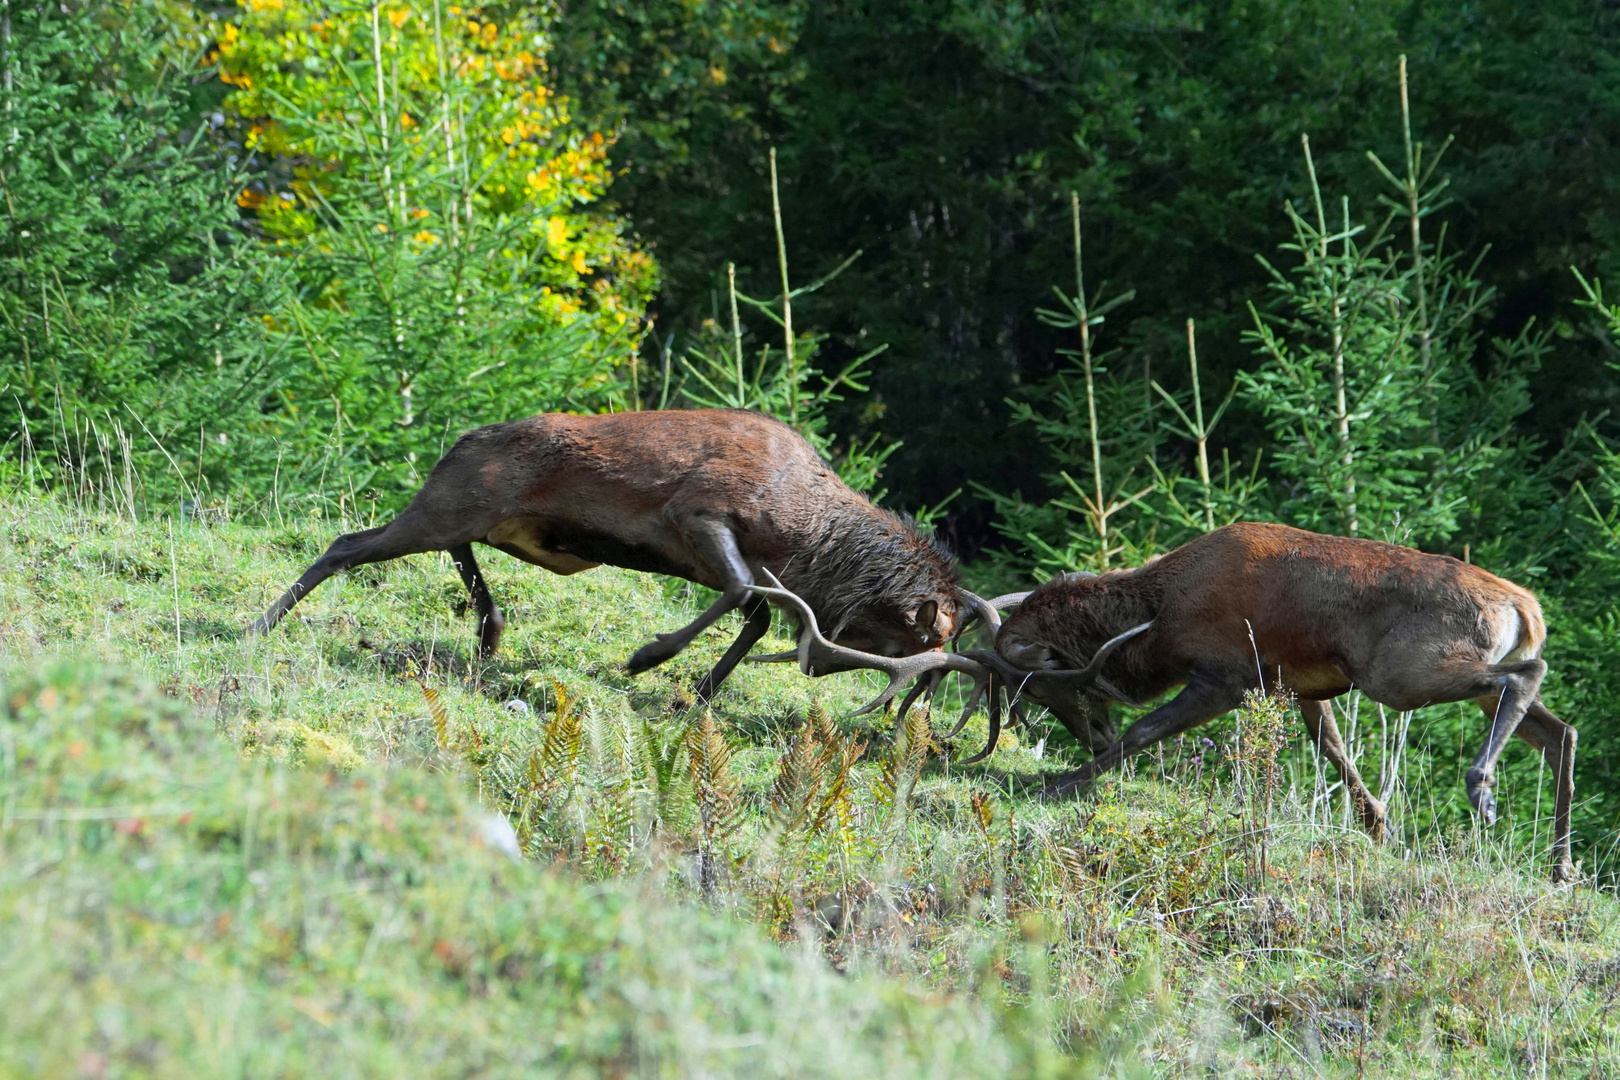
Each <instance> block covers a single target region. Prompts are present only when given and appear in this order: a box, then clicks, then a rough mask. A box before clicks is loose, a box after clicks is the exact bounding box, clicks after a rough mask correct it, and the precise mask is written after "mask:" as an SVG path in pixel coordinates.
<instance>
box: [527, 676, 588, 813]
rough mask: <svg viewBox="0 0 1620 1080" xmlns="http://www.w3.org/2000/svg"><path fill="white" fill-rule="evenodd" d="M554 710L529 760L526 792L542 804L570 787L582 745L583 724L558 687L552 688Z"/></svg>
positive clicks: (574, 706) (555, 684)
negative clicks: (527, 789)
mask: <svg viewBox="0 0 1620 1080" xmlns="http://www.w3.org/2000/svg"><path fill="white" fill-rule="evenodd" d="M552 692H553V694H554V695H555V696H556V700H557V704H556V708H554V709H553V710H552V713H551V720H550V721H549V722H548V723H547V724H546V728H545V734H544V735H543V736H542V737H541V739H540V746H539V749H537V750H535V752H534V753H533V754H531V755H530V756H529V768H528V773H529V792H530V794H531V795H532V796H533V797H534V798H535V799H537V800H541V801H546V800H549V799H550V798H551V796H552V795H553V794H554V793H556V792H557V791H559V790H561V789H564V788H567V787H568V786H569V785H570V784H572V782H573V779H574V774H575V772H576V771H578V768H579V758H580V754H581V752H582V751H583V749H584V745H585V723H584V719H583V716H582V714H581V711H580V709H579V707H578V706H577V705H575V704H574V703H573V702H571V701H570V700H569V699H568V691H566V690H565V689H563V685H562V684H561V683H554V684H552Z"/></svg>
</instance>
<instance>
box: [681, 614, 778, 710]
mask: <svg viewBox="0 0 1620 1080" xmlns="http://www.w3.org/2000/svg"><path fill="white" fill-rule="evenodd" d="M770 628H771V602H770V601H769V600H767V599H765V598H764V597H763V596H756V597H754V598H753V599H752V600H751V601H744V602H743V628H742V632H741V633H739V634H738V635H737V640H736V641H733V642H732V643H731V648H729V649H727V650H726V654H725V655H724V656H722V657H721V658H720V662H719V663H718V664H716V665H714V670H712V671H710V672H709V673H708V674H707V675H705V676H703V681H702V682H700V683H698V684H697V690H696V692H695V693H696V695H697V699H698V704H700V705H706V704H708V702H709V699H710V698H712V697H714V692H715V691H716V690H718V689H720V684H721V683H723V682H725V681H726V676H728V675H730V674H731V670H732V668H735V667H736V666H737V664H738V663H739V662H741V660H742V658H743V657H745V656H747V655H748V650H749V649H752V648H753V647H754V646H755V645H756V644H757V643H758V642H759V639H760V638H762V637H764V636H765V631H767V630H769V629H770Z"/></svg>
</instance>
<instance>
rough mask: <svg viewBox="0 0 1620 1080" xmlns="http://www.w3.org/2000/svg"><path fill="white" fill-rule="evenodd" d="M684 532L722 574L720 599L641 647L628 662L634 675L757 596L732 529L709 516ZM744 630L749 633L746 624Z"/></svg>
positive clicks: (627, 664)
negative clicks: (675, 628) (753, 591)
mask: <svg viewBox="0 0 1620 1080" xmlns="http://www.w3.org/2000/svg"><path fill="white" fill-rule="evenodd" d="M684 531H685V533H686V539H687V541H688V542H689V543H691V545H692V546H693V547H694V548H696V549H697V552H698V554H699V555H700V556H702V558H703V559H704V561H705V562H707V563H708V564H709V566H710V568H711V569H713V570H714V571H715V572H716V573H717V574H718V575H719V577H720V580H721V588H722V592H721V594H720V599H718V600H716V601H715V602H714V603H712V604H710V605H709V607H708V609H707V610H706V611H704V612H703V614H701V615H699V616H698V617H697V618H695V619H693V620H692V621H691V622H690V623H688V624H687V625H685V626H683V627H681V628H680V629H679V630H677V631H675V632H674V633H673V634H659V635H657V636H656V637H655V638H654V639H653V640H652V641H649V642H648V643H647V644H645V645H643V646H642V647H641V648H639V649H637V650H636V653H635V655H634V656H632V657H631V658H630V659H629V660H628V661H626V663H625V665H624V669H625V671H627V672H629V673H630V674H632V675H637V674H640V673H641V672H643V671H646V670H647V669H648V668H654V667H657V666H658V665H659V664H662V663H663V662H664V661H665V660H668V659H669V658H670V657H672V656H674V655H675V654H676V653H678V652H680V651H681V650H682V649H684V648H686V647H687V646H688V645H690V644H692V641H693V639H695V638H696V637H697V636H698V635H699V634H701V633H703V631H705V630H707V629H708V628H709V627H711V626H713V625H714V624H715V623H716V622H718V621H719V620H720V618H721V617H722V616H723V615H725V614H726V612H728V611H732V610H734V609H736V608H739V607H741V606H742V605H743V602H744V601H746V600H747V599H748V598H749V597H750V596H752V595H753V594H752V593H750V592H749V591H748V586H750V585H752V584H753V583H754V575H753V572H752V571H751V570H749V569H748V564H747V563H746V562H744V561H743V557H742V552H741V551H740V550H738V548H737V538H736V536H734V535H733V534H732V532H731V529H730V528H728V527H727V526H726V525H724V524H722V523H721V522H718V521H713V520H707V519H705V520H700V521H699V522H697V523H696V524H695V525H693V526H691V527H689V528H687V529H686V530H684ZM743 633H745V634H746V633H748V629H747V628H746V627H745V628H744V630H743ZM722 662H723V661H722ZM733 663H735V661H733Z"/></svg>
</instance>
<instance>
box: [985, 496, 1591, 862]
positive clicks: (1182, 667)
mask: <svg viewBox="0 0 1620 1080" xmlns="http://www.w3.org/2000/svg"><path fill="white" fill-rule="evenodd" d="M1545 638H1546V628H1545V626H1544V625H1543V623H1542V619H1541V606H1540V605H1539V604H1538V603H1537V602H1536V598H1535V597H1534V596H1532V595H1531V594H1530V593H1529V592H1527V591H1526V590H1524V589H1522V588H1520V587H1519V586H1517V585H1515V584H1513V583H1512V582H1510V581H1504V580H1503V579H1501V578H1499V577H1496V576H1494V575H1492V574H1489V573H1487V572H1486V571H1484V570H1481V569H1480V568H1479V567H1477V566H1471V565H1469V564H1468V563H1464V562H1459V561H1458V560H1456V559H1453V558H1450V557H1448V556H1445V555H1426V554H1423V553H1422V552H1418V551H1413V550H1412V549H1410V548H1405V547H1398V546H1396V545H1394V544H1381V543H1377V542H1375V541H1371V540H1348V539H1344V538H1341V537H1336V536H1322V535H1319V534H1317V533H1310V532H1304V531H1301V530H1299V529H1291V528H1288V527H1286V526H1282V525H1262V524H1257V523H1253V522H1245V523H1240V524H1236V525H1228V526H1226V527H1225V528H1221V529H1217V530H1215V531H1214V532H1212V533H1210V534H1209V535H1207V536H1202V537H1199V538H1198V539H1196V540H1193V541H1190V542H1189V543H1187V544H1184V545H1182V546H1181V547H1179V548H1177V549H1176V550H1174V551H1172V552H1169V553H1168V554H1166V555H1164V556H1162V557H1161V558H1158V559H1154V560H1151V561H1149V562H1148V563H1146V564H1145V565H1143V566H1141V567H1139V568H1137V569H1134V570H1119V571H1114V572H1111V573H1107V574H1103V575H1101V576H1100V577H1082V576H1078V575H1070V576H1068V577H1066V578H1060V579H1057V580H1054V581H1052V582H1048V583H1047V584H1045V585H1043V586H1041V587H1040V588H1038V589H1036V590H1035V591H1034V592H1032V593H1030V594H1029V595H1028V597H1027V599H1025V600H1024V601H1023V604H1022V606H1021V607H1019V609H1018V610H1017V611H1016V612H1015V613H1014V614H1012V615H1011V616H1009V617H1008V618H1007V620H1006V621H1005V622H1004V623H1003V625H1002V626H1001V629H1000V631H999V633H998V635H997V638H996V652H994V653H986V652H970V653H967V654H965V655H966V657H969V658H974V659H977V660H979V661H982V662H983V663H984V664H985V665H986V666H987V667H990V668H994V669H995V670H996V672H997V676H998V678H999V679H1001V680H1005V681H1006V682H1007V683H1008V685H1009V687H1010V688H1011V689H1012V690H1014V691H1019V692H1021V693H1023V694H1024V695H1026V696H1027V697H1029V698H1030V699H1032V700H1034V701H1036V702H1038V703H1040V704H1043V705H1046V706H1047V707H1048V708H1049V709H1051V710H1052V712H1053V713H1054V714H1056V715H1057V717H1058V718H1059V720H1060V721H1061V722H1062V723H1063V724H1064V725H1065V726H1066V727H1068V728H1069V730H1070V731H1072V732H1073V733H1074V734H1075V735H1076V737H1077V738H1080V739H1081V740H1082V741H1083V742H1086V743H1087V744H1088V745H1091V746H1092V747H1093V749H1094V750H1095V751H1096V757H1095V758H1094V759H1093V760H1092V761H1090V762H1089V763H1087V764H1086V765H1085V766H1083V767H1082V768H1080V769H1078V770H1076V771H1074V772H1071V773H1068V774H1066V775H1064V776H1062V777H1059V778H1058V779H1057V780H1055V781H1054V782H1053V784H1052V788H1053V789H1056V790H1057V791H1068V790H1074V789H1078V788H1080V787H1082V786H1084V785H1086V784H1088V783H1090V782H1091V781H1092V780H1093V779H1094V778H1095V777H1096V776H1097V775H1098V774H1099V773H1102V772H1103V771H1105V770H1107V769H1112V768H1115V767H1117V766H1118V765H1119V764H1120V763H1121V762H1122V761H1123V760H1124V759H1125V758H1126V757H1128V756H1130V755H1133V754H1136V753H1138V752H1140V751H1142V750H1144V749H1146V748H1148V747H1150V746H1152V745H1153V744H1155V743H1157V742H1159V741H1160V740H1162V739H1166V738H1169V737H1171V736H1174V735H1177V734H1179V733H1181V732H1184V731H1187V730H1189V729H1191V728H1194V727H1196V726H1198V725H1199V724H1202V723H1204V722H1206V721H1208V720H1211V719H1213V718H1214V717H1216V716H1219V715H1221V714H1222V713H1225V712H1228V711H1229V710H1231V709H1234V708H1236V707H1237V706H1238V705H1239V704H1240V703H1241V702H1242V700H1243V695H1244V693H1245V692H1246V691H1248V690H1251V689H1254V688H1256V687H1259V686H1261V683H1262V676H1261V675H1260V671H1262V670H1263V671H1264V672H1265V675H1264V682H1265V688H1266V689H1268V690H1269V689H1271V688H1272V687H1273V686H1281V687H1283V688H1284V689H1286V690H1288V691H1290V692H1291V693H1293V694H1294V695H1296V696H1297V697H1298V699H1299V705H1300V711H1301V713H1303V714H1304V718H1305V725H1306V728H1307V730H1308V732H1309V734H1310V737H1311V739H1312V741H1313V742H1314V743H1315V744H1316V745H1317V747H1318V748H1319V749H1320V751H1321V752H1322V753H1323V754H1324V755H1326V757H1327V758H1328V760H1330V761H1332V762H1333V764H1334V766H1335V767H1336V768H1337V769H1338V772H1339V776H1340V777H1341V778H1342V779H1343V781H1344V784H1345V786H1346V788H1347V789H1348V790H1349V792H1350V794H1351V797H1352V799H1353V800H1354V801H1355V803H1356V805H1358V806H1359V807H1360V810H1361V814H1362V820H1363V823H1364V824H1365V825H1366V827H1367V829H1368V830H1369V831H1370V832H1371V833H1372V834H1373V835H1374V836H1375V837H1381V836H1382V834H1383V832H1384V829H1385V823H1386V821H1385V808H1384V807H1383V805H1381V804H1380V803H1379V802H1378V801H1377V800H1376V799H1374V798H1373V796H1372V794H1371V793H1370V792H1369V791H1368V790H1367V788H1366V786H1365V785H1364V784H1363V783H1362V780H1361V777H1360V775H1359V774H1358V773H1357V772H1356V767H1355V763H1354V762H1352V761H1351V760H1350V756H1349V754H1348V753H1347V752H1346V750H1345V747H1344V743H1343V740H1342V739H1341V737H1340V734H1339V730H1338V726H1337V725H1336V724H1335V723H1334V720H1333V709H1332V706H1331V705H1329V703H1328V699H1330V698H1334V697H1337V696H1339V695H1340V694H1343V693H1346V692H1347V691H1349V690H1350V689H1352V688H1354V689H1357V690H1360V691H1361V692H1362V693H1364V694H1366V695H1367V696H1368V697H1369V698H1371V699H1372V700H1373V701H1376V702H1379V703H1381V704H1383V705H1387V706H1389V707H1390V708H1394V709H1402V710H1405V709H1416V708H1420V707H1422V706H1424V705H1437V704H1441V703H1443V702H1449V701H1463V700H1471V701H1473V702H1475V703H1476V704H1477V705H1478V706H1479V707H1480V708H1481V709H1482V710H1483V711H1484V713H1485V716H1486V717H1487V718H1488V719H1489V720H1490V731H1489V735H1488V737H1487V738H1486V740H1485V743H1484V746H1483V747H1482V748H1481V749H1480V751H1479V755H1478V756H1477V757H1476V758H1475V759H1474V763H1473V765H1472V766H1471V767H1470V768H1469V769H1468V772H1467V782H1468V797H1469V800H1470V801H1471V802H1472V803H1473V805H1474V808H1475V809H1476V810H1477V811H1478V812H1479V814H1480V815H1481V816H1482V817H1483V818H1484V819H1485V821H1486V822H1487V823H1490V822H1493V821H1494V820H1495V816H1496V801H1495V799H1494V798H1493V797H1492V795H1491V788H1492V786H1494V784H1495V768H1496V762H1497V759H1498V757H1500V755H1501V753H1502V751H1503V749H1504V747H1505V746H1506V744H1507V741H1508V739H1509V738H1510V737H1512V736H1513V735H1514V734H1515V733H1517V734H1518V735H1519V737H1520V738H1522V739H1524V740H1525V741H1526V742H1527V743H1529V744H1530V745H1531V746H1533V747H1535V748H1536V749H1537V750H1539V751H1540V752H1541V754H1542V756H1543V758H1544V759H1545V760H1546V762H1547V764H1548V765H1549V766H1550V767H1551V768H1552V770H1553V773H1554V775H1555V776H1556V778H1557V784H1558V790H1557V803H1556V810H1555V814H1556V826H1555V835H1554V840H1553V877H1554V879H1555V880H1559V881H1567V880H1570V879H1571V878H1572V877H1573V876H1574V866H1573V864H1572V863H1571V861H1570V853H1569V840H1570V836H1569V810H1570V802H1571V800H1572V799H1573V797H1574V791H1575V780H1574V775H1575V729H1574V728H1573V727H1571V726H1570V725H1569V724H1567V723H1565V722H1564V721H1562V720H1560V719H1559V718H1558V717H1556V716H1554V715H1553V714H1552V713H1551V712H1549V711H1548V710H1547V708H1546V706H1544V705H1543V704H1542V703H1541V698H1540V696H1539V688H1540V685H1541V680H1542V676H1544V675H1545V674H1546V672H1547V665H1546V664H1545V663H1543V662H1542V660H1541V658H1540V657H1541V647H1542V643H1543V641H1544V640H1545ZM1088 657H1089V658H1091V660H1090V662H1089V663H1087V662H1086V661H1087V658H1088ZM1083 663H1085V664H1086V666H1085V667H1084V669H1083V670H1075V669H1078V668H1080V665H1081V664H1083ZM1105 675H1106V678H1105ZM1175 686H1180V687H1182V690H1181V692H1180V693H1178V694H1177V695H1176V696H1175V697H1174V698H1172V699H1171V700H1170V701H1168V702H1166V703H1165V704H1163V705H1160V706H1159V707H1158V708H1155V709H1153V710H1152V711H1151V712H1149V713H1148V714H1147V715H1146V716H1144V717H1142V718H1141V719H1140V720H1138V721H1137V722H1136V723H1135V724H1133V725H1131V727H1130V728H1129V729H1128V730H1126V732H1125V734H1124V736H1123V737H1121V738H1115V737H1114V735H1113V728H1112V727H1111V726H1110V724H1109V722H1108V704H1109V701H1110V700H1115V701H1126V702H1133V701H1151V700H1152V699H1154V698H1156V697H1158V696H1159V695H1161V694H1163V693H1164V692H1165V691H1167V690H1169V689H1170V688H1172V687H1175ZM1104 742H1106V743H1107V745H1098V744H1099V743H1104Z"/></svg>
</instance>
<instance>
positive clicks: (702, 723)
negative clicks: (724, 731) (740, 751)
mask: <svg viewBox="0 0 1620 1080" xmlns="http://www.w3.org/2000/svg"><path fill="white" fill-rule="evenodd" d="M686 761H687V769H688V770H689V771H690V773H691V776H692V795H693V798H694V799H695V800H696V802H697V811H698V822H699V828H700V830H701V832H702V842H703V847H704V849H705V850H706V851H713V850H715V849H716V848H718V847H720V846H721V845H722V844H724V843H725V842H726V841H727V840H729V839H730V838H731V837H732V836H734V835H735V834H736V832H737V830H738V829H739V828H741V827H742V823H743V816H744V811H743V804H742V800H741V799H740V798H739V796H738V791H737V779H736V777H735V776H733V775H732V773H731V746H730V744H728V743H727V742H726V740H725V736H723V735H721V734H720V729H719V727H718V726H717V725H716V724H715V722H714V716H713V714H711V713H709V712H707V711H705V712H704V714H703V715H702V716H701V717H700V718H699V719H698V720H697V722H696V723H694V724H693V725H692V726H691V727H690V728H688V729H687V732H686Z"/></svg>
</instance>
